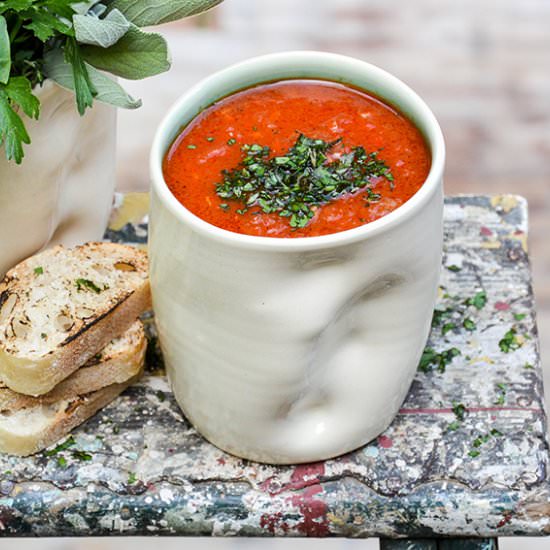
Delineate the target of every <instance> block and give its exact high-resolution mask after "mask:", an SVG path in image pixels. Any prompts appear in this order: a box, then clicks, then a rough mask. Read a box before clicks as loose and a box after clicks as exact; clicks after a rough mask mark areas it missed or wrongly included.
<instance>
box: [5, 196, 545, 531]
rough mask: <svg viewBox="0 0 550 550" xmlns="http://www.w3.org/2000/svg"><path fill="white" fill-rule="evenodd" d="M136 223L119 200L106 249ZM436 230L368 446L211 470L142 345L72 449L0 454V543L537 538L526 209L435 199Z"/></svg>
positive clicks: (130, 207)
mask: <svg viewBox="0 0 550 550" xmlns="http://www.w3.org/2000/svg"><path fill="white" fill-rule="evenodd" d="M145 208H146V196H139V195H131V196H127V197H126V199H125V201H124V202H123V203H122V204H120V200H119V204H118V214H117V215H116V216H115V218H114V219H113V223H112V229H111V230H110V231H109V232H108V234H107V236H108V238H110V239H113V240H121V241H132V242H138V243H145V241H146V238H147V227H146V224H144V223H139V220H140V218H141V217H142V214H143V212H144V211H145V210H144V209H145ZM128 220H130V222H132V223H129V224H127V223H126V222H127V221H128ZM445 231H446V239H445V256H444V261H443V268H442V272H441V292H440V300H439V304H438V306H437V309H438V311H439V313H437V314H436V317H435V322H434V325H435V326H434V328H433V330H432V334H431V337H430V341H429V344H428V347H429V348H431V350H433V351H430V350H428V352H427V353H426V354H425V356H424V359H425V364H424V366H425V370H427V371H428V372H422V371H419V372H418V375H417V376H416V379H415V381H414V383H413V386H412V388H411V391H410V393H409V396H408V398H407V400H406V402H405V403H404V404H403V407H402V409H401V411H400V413H399V415H398V416H397V418H396V419H395V421H394V422H393V424H392V425H391V427H390V428H389V429H388V430H387V431H386V432H385V433H384V434H383V435H382V436H380V437H379V438H378V439H377V441H373V442H372V443H370V444H369V445H367V446H366V447H364V448H362V449H359V450H357V451H356V452H353V453H350V454H348V455H346V456H343V457H341V458H339V459H336V460H330V461H327V462H325V463H317V464H311V465H307V466H299V467H270V466H264V465H258V464H254V463H251V462H247V461H242V460H239V459H236V458H233V457H231V456H228V455H226V454H224V453H223V452H221V451H219V450H218V449H216V448H215V447H213V446H211V445H209V444H208V443H207V442H206V441H204V440H203V439H202V438H201V437H200V436H199V435H198V434H197V433H196V432H195V431H194V430H193V429H192V428H191V426H190V425H189V424H188V423H187V422H186V420H185V419H184V418H183V417H182V415H181V413H180V411H179V409H178V407H177V405H176V403H175V402H174V400H173V398H172V395H171V393H170V391H169V388H168V386H167V383H166V380H165V378H164V376H163V372H162V365H161V361H160V357H159V356H158V355H157V354H156V352H155V349H154V348H151V351H152V353H150V354H149V365H148V370H149V372H148V375H147V376H146V377H145V378H144V380H143V381H142V382H141V383H139V384H137V385H136V386H134V387H132V388H130V389H129V390H127V391H126V392H125V394H124V395H123V396H121V397H120V398H119V399H117V400H116V401H115V402H114V403H112V404H111V405H110V406H109V407H107V408H105V409H104V410H103V411H101V412H100V413H99V414H97V415H96V416H95V417H94V418H92V419H91V420H89V421H88V422H87V423H86V424H85V425H83V426H82V427H81V428H80V429H78V430H76V431H75V432H74V434H73V435H74V441H75V442H74V444H72V445H69V446H68V447H67V448H66V449H64V450H58V451H57V452H55V450H53V451H51V452H49V453H47V452H45V453H41V454H38V455H36V456H34V457H31V458H27V459H18V458H12V457H7V456H2V457H0V472H2V475H1V481H0V530H1V533H3V534H5V535H10V536H14V535H39V536H53V535H56V536H59V535H110V534H120V535H137V534H144V535H146V534H151V535H158V534H167V535H168V534H185V535H241V536H261V535H265V536H273V535H274V536H305V535H310V536H347V537H369V536H382V537H399V536H406V537H429V538H431V537H438V536H441V535H444V536H474V537H475V536H485V537H497V536H510V535H520V534H528V535H542V534H547V533H548V532H550V490H549V489H550V487H549V484H548V481H547V469H548V462H549V461H548V457H549V455H548V440H547V436H546V418H545V413H544V406H543V394H542V385H541V369H540V364H539V357H538V349H537V332H536V326H535V310H534V303H533V293H532V289H531V276H530V270H529V262H528V256H527V249H526V239H527V207H526V203H525V201H524V200H523V199H521V198H518V197H512V196H499V197H494V198H492V199H491V198H488V197H451V198H448V199H447V201H446V207H445ZM150 328H151V329H153V327H152V325H151V327H150ZM453 348H456V350H458V351H459V352H460V354H458V355H457V352H456V351H448V350H452V349H453ZM445 351H447V353H446V359H447V361H446V359H445V355H441V352H445ZM430 361H431V362H430ZM445 362H448V364H447V365H446V366H445V370H444V372H440V371H439V370H438V367H439V366H440V365H442V364H443V363H445ZM75 451H79V452H75Z"/></svg>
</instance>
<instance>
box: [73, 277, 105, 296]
mask: <svg viewBox="0 0 550 550" xmlns="http://www.w3.org/2000/svg"><path fill="white" fill-rule="evenodd" d="M75 284H76V289H77V290H78V291H81V290H91V291H92V292H95V293H96V294H99V293H100V292H101V289H100V288H99V287H98V286H97V285H96V284H95V283H94V282H93V281H90V280H89V279H76V281H75ZM108 288H109V287H108V286H107V285H105V286H104V287H103V290H107V289H108Z"/></svg>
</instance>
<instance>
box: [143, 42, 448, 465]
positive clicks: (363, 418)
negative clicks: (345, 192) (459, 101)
mask: <svg viewBox="0 0 550 550" xmlns="http://www.w3.org/2000/svg"><path fill="white" fill-rule="evenodd" d="M286 78H320V79H329V80H335V81H339V82H344V83H349V84H352V85H353V86H356V87H359V88H363V89H365V90H367V91H370V92H373V93H374V94H376V95H377V96H379V97H382V98H384V99H385V100H386V102H388V103H389V104H392V105H395V106H396V107H397V108H398V109H399V110H400V111H401V112H402V113H404V114H405V115H406V116H408V117H409V119H410V120H412V121H413V122H414V123H415V124H416V126H417V127H418V129H419V130H420V131H421V132H422V134H423V135H424V137H425V139H426V142H427V143H428V145H429V149H430V152H431V156H432V166H431V169H430V172H429V175H428V177H427V179H426V181H425V183H424V185H423V186H422V187H421V189H420V190H419V191H418V192H417V193H416V194H415V195H414V196H413V197H412V198H411V199H410V200H409V201H407V202H406V203H405V204H404V205H402V206H400V207H399V208H398V209H397V210H395V211H393V212H391V213H390V214H388V215H387V216H385V217H383V218H381V219H378V220H376V221H374V222H372V223H369V224H367V225H363V226H361V227H358V228H355V229H350V230H348V231H344V232H341V233H335V234H331V235H326V236H320V237H309V238H293V239H283V238H269V237H256V236H248V235H241V234H237V233H232V232H229V231H226V230H224V229H220V228H218V227H215V226H213V225H210V224H208V223H207V222H205V221H203V220H201V219H200V218H198V217H196V216H195V215H194V214H192V213H191V212H189V211H188V210H187V209H186V208H185V207H184V206H182V205H181V204H180V203H179V202H178V201H177V200H176V199H175V197H174V196H173V195H172V193H171V192H170V190H169V189H168V187H167V185H166V183H165V181H164V179H163V175H162V167H161V164H162V159H163V156H164V154H165V152H166V151H167V149H168V147H169V146H170V144H171V143H172V141H173V140H174V138H175V137H176V136H177V135H178V134H179V132H180V130H181V127H182V126H183V125H185V124H187V123H188V122H189V121H191V120H192V119H193V118H194V117H195V116H196V115H197V113H199V111H200V110H201V109H202V108H204V107H205V106H207V105H209V104H211V103H212V102H213V101H215V100H217V99H219V98H221V97H223V96H226V95H227V94H230V93H232V92H235V91H238V90H240V89H242V88H245V87H248V86H251V85H254V84H258V83H262V82H265V81H273V80H277V79H286ZM443 166H444V142H443V137H442V134H441V130H440V128H439V125H438V123H437V121H436V119H435V117H434V115H433V114H432V112H431V111H430V110H429V108H428V107H427V106H426V104H425V103H424V102H423V101H422V100H421V99H420V98H419V97H418V96H417V95H416V94H415V93H414V92H413V91H412V90H411V89H410V88H408V87H407V86H406V85H405V84H403V83H402V82H401V81H399V80H398V79H396V78H395V77H393V76H391V75H389V74H388V73H386V72H385V71H382V70H381V69H379V68H377V67H374V66H372V65H369V64H367V63H364V62H362V61H359V60H356V59H351V58H348V57H342V56H339V55H333V54H328V53H320V52H288V53H280V54H273V55H267V56H263V57H258V58H254V59H250V60H248V61H245V62H243V63H239V64H237V65H234V66H232V67H230V68H228V69H225V70H223V71H221V72H218V73H216V74H214V75H212V76H210V77H208V78H206V79H205V80H203V81H202V82H200V83H199V84H197V85H196V86H195V87H194V88H192V89H191V90H189V91H188V92H187V93H185V94H184V95H183V96H182V97H181V98H180V99H179V101H178V102H177V103H176V104H175V105H174V107H172V109H171V110H170V112H169V113H168V115H167V116H166V118H165V119H164V120H163V122H162V123H161V125H160V128H159V129H158V131H157V134H156V137H155V140H154V143H153V147H152V152H151V175H152V197H151V198H152V207H151V219H150V242H149V253H150V261H151V285H152V290H153V303H154V309H155V312H156V319H157V324H158V329H159V336H160V343H161V346H162V350H163V352H164V358H165V361H166V366H167V371H168V375H169V378H170V381H171V383H172V387H173V390H174V393H175V396H176V399H177V400H178V403H179V404H180V406H181V407H182V409H183V411H184V412H185V414H186V415H187V417H188V418H189V420H190V421H191V422H192V423H193V424H194V426H195V427H196V428H197V429H198V431H199V432H200V433H202V434H203V435H204V436H205V437H206V438H207V439H209V440H210V441H211V442H212V443H214V444H215V445H217V446H219V447H221V448H222V449H224V450H227V451H228V452H230V453H233V454H235V455H238V456H241V457H245V458H249V459H252V460H258V461H262V462H269V463H298V462H309V461H316V460H321V459H325V458H329V457H333V456H336V455H339V454H342V453H345V452H348V451H351V450H353V449H355V448H357V447H359V446H361V445H363V444H365V443H367V442H368V441H369V440H371V439H372V438H374V437H376V436H377V435H378V434H379V433H380V432H382V431H383V430H384V429H385V428H386V427H387V426H388V425H389V423H390V422H391V420H392V419H393V417H394V416H395V414H396V413H397V411H398V409H399V407H400V405H401V403H402V402H403V400H404V398H405V396H406V393H407V390H408V388H409V386H410V383H411V381H412V378H413V376H414V373H415V371H416V367H417V365H418V361H419V358H420V355H421V353H422V349H423V347H424V345H425V343H426V338H427V336H428V332H429V328H430V320H431V316H432V310H433V306H434V302H435V297H436V290H437V283H438V276H439V270H440V262H441V247H442V210H443V189H442V174H443Z"/></svg>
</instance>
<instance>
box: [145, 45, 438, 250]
mask: <svg viewBox="0 0 550 550" xmlns="http://www.w3.org/2000/svg"><path fill="white" fill-rule="evenodd" d="M311 64H323V65H324V66H325V67H326V66H333V67H334V66H336V67H338V71H336V70H334V81H335V82H340V83H342V84H344V85H345V84H348V85H353V87H355V88H358V89H360V90H364V91H365V92H367V93H371V94H372V93H374V92H373V91H372V90H369V89H367V88H366V87H364V86H361V85H357V84H356V83H352V82H350V81H346V70H347V72H348V73H350V72H352V70H356V71H357V70H360V71H368V72H369V76H370V77H371V78H374V79H375V80H377V81H378V82H380V83H383V84H384V85H385V86H387V87H390V88H391V89H392V90H393V91H397V93H399V94H400V95H404V96H406V97H407V98H408V101H409V104H410V105H412V110H413V111H414V114H415V116H416V117H417V118H418V119H419V120H421V121H422V123H423V125H425V127H426V131H422V130H421V129H420V128H419V130H420V131H421V132H422V134H423V137H424V139H425V140H426V143H427V145H428V147H429V149H430V153H431V166H430V170H429V172H428V175H427V177H426V179H425V180H424V183H423V184H422V185H421V187H420V188H419V189H418V191H417V192H416V193H415V194H414V195H413V196H412V197H410V198H409V199H408V200H407V201H405V202H404V203H403V204H402V205H400V206H399V207H398V208H396V209H395V210H392V211H391V212H390V213H388V214H386V215H385V216H382V217H381V218H378V219H377V220H374V221H372V222H369V223H366V224H364V225H360V226H358V227H354V228H352V229H347V230H344V231H339V232H337V233H329V234H327V235H319V236H314V237H292V238H288V237H267V236H258V235H245V234H242V233H236V232H233V231H229V230H227V229H223V228H221V227H218V226H215V225H213V224H211V223H209V222H207V221H205V220H203V219H202V218H200V217H199V216H197V215H196V214H193V213H192V212H191V211H190V210H188V209H187V208H186V207H185V206H184V205H183V204H182V203H180V202H179V201H178V200H177V199H176V197H175V196H174V194H173V193H172V191H171V190H170V189H169V187H168V185H167V184H166V181H165V180H164V175H163V172H162V163H163V159H164V156H165V154H166V152H167V150H168V148H167V146H166V145H165V143H166V141H167V138H168V141H169V143H172V142H173V140H174V139H175V138H176V137H177V136H178V135H179V133H180V132H181V130H182V128H183V127H184V126H185V124H189V123H190V122H191V121H192V120H193V119H194V118H195V117H196V116H197V115H198V114H199V113H200V112H201V111H202V110H203V109H204V108H207V107H209V106H210V105H212V103H213V102H215V101H217V100H219V99H221V98H222V97H226V96H228V95H231V94H233V93H237V92H238V91H239V90H241V89H242V87H238V88H235V89H234V90H232V91H230V92H226V91H223V90H220V93H219V95H218V97H217V99H215V100H214V101H209V102H208V104H207V105H205V106H203V103H201V96H203V95H204V91H205V89H207V88H208V87H209V86H211V85H215V84H216V83H217V82H226V81H227V80H231V79H232V77H233V76H235V75H237V74H239V73H240V74H243V73H250V74H254V72H255V70H256V69H259V68H260V67H261V68H264V69H265V66H266V65H268V66H269V65H272V66H275V65H282V66H284V67H285V68H287V69H288V73H289V76H288V77H286V78H287V79H300V78H316V77H315V76H314V75H312V76H310V74H311V73H308V76H300V75H299V73H298V74H295V73H293V70H298V71H299V69H300V67H307V66H308V65H311ZM284 78H285V77H278V78H275V81H277V80H283V79H284ZM317 78H319V79H322V80H330V76H321V75H319V76H318V77H317ZM348 78H349V80H351V77H348ZM271 81H273V79H272V80H271ZM254 82H255V83H253V84H251V86H255V85H260V84H262V83H264V82H270V80H269V78H258V79H257V80H254ZM375 95H376V96H377V97H380V99H381V100H382V101H384V102H385V103H387V104H389V105H394V106H395V107H396V108H397V109H399V111H400V112H403V109H402V108H401V107H400V104H399V102H398V101H392V99H391V98H387V97H385V96H384V95H383V94H382V95H380V94H375ZM190 102H191V103H195V104H196V105H197V109H196V110H197V112H196V113H195V115H193V116H192V117H191V118H190V120H189V121H188V122H187V123H182V122H181V120H182V117H181V112H182V111H183V110H184V109H185V108H186V106H187V105H188V103H190ZM403 114H404V116H406V117H407V118H409V119H411V117H410V113H403ZM174 122H176V127H177V128H178V130H177V131H176V133H175V135H172V134H173V127H174ZM178 122H179V123H178ZM413 124H415V126H417V127H418V124H417V123H416V122H415V121H413ZM168 147H169V146H168ZM444 165H445V143H444V139H443V133H442V131H441V128H440V126H439V123H438V122H437V119H436V118H435V115H434V114H433V113H432V111H431V109H430V108H429V107H428V106H427V105H426V103H425V102H424V100H423V99H421V98H420V96H419V95H418V94H417V93H416V92H414V91H413V90H412V89H411V88H410V87H409V86H407V85H406V84H405V83H404V82H402V81H401V80H400V79H398V78H397V77H395V76H393V75H392V74H390V73H388V72H387V71H385V70H383V69H381V68H379V67H377V66H376V65H373V64H371V63H367V62H366V61H362V60H359V59H355V58H353V57H348V56H344V55H340V54H334V53H329V52H318V51H287V52H280V53H273V54H267V55H261V56H257V57H252V58H249V59H246V60H244V61H241V62H239V63H235V64H233V65H230V66H229V67H226V68H224V69H221V70H220V71H217V72H215V73H212V74H211V75H209V76H207V77H205V78H204V79H201V80H200V81H199V82H198V83H197V84H195V85H194V86H192V87H191V88H190V89H189V90H188V91H187V92H185V93H184V94H182V95H181V96H180V97H179V98H178V99H177V100H176V102H175V103H174V104H173V105H172V107H171V108H170V109H169V111H168V113H167V114H166V115H165V116H164V118H163V119H162V121H161V123H160V125H159V126H158V128H157V130H156V132H155V136H154V139H153V143H152V147H151V152H150V157H149V169H150V176H151V189H152V191H153V192H154V193H155V194H156V195H157V197H158V198H159V200H160V201H161V202H162V203H163V204H164V205H165V206H166V207H167V208H168V210H169V211H170V212H171V214H172V215H174V216H175V217H176V218H178V220H179V221H180V222H181V223H184V224H185V225H187V226H190V227H191V229H192V230H194V231H195V232H196V233H199V234H201V235H202V236H205V237H208V238H211V239H213V240H216V241H219V242H222V243H225V244H228V245H231V246H237V247H240V248H248V249H265V250H268V249H270V250H287V251H299V250H313V249H318V248H329V247H333V246H340V245H347V244H350V243H353V242H356V241H361V240H364V239H366V238H368V237H372V236H374V235H377V234H380V233H382V232H385V231H388V230H389V229H391V228H392V227H394V226H395V225H399V224H401V223H403V222H405V221H406V220H407V219H409V218H410V217H411V216H412V215H414V214H415V213H416V212H418V211H419V210H421V209H422V207H423V206H424V205H425V204H426V203H427V202H428V201H429V200H430V198H431V197H432V195H433V194H434V193H435V192H436V190H437V189H438V187H439V186H440V185H442V179H443V168H444Z"/></svg>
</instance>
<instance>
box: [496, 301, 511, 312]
mask: <svg viewBox="0 0 550 550" xmlns="http://www.w3.org/2000/svg"><path fill="white" fill-rule="evenodd" d="M495 309H496V310H498V311H508V310H509V309H510V304H507V303H506V302H496V303H495Z"/></svg>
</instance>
